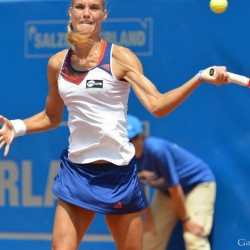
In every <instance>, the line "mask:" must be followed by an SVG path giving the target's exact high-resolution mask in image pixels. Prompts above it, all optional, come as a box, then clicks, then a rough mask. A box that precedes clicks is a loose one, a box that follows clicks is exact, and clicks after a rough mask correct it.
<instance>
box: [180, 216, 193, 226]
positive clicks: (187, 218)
mask: <svg viewBox="0 0 250 250" xmlns="http://www.w3.org/2000/svg"><path fill="white" fill-rule="evenodd" d="M190 219H191V218H190V216H188V217H186V218H185V219H184V220H182V221H181V223H182V224H185V223H186V222H188V221H189V220H190Z"/></svg>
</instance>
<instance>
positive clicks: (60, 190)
mask: <svg viewBox="0 0 250 250" xmlns="http://www.w3.org/2000/svg"><path fill="white" fill-rule="evenodd" d="M53 193H54V194H55V195H56V196H57V197H58V198H60V199H62V200H64V201H66V202H69V203H71V204H74V205H76V206H79V207H82V208H86V209H88V210H91V211H93V212H97V213H101V214H124V213H134V212H137V211H140V210H142V209H144V208H145V207H146V206H147V200H146V198H145V195H144V192H143V190H142V187H141V185H140V183H139V180H138V177H137V165H136V158H135V157H134V158H133V159H132V160H131V161H130V163H129V164H128V165H126V166H117V165H115V164H112V163H105V164H93V163H89V164H75V163H73V162H71V161H70V160H69V159H68V150H67V149H66V150H64V151H63V152H62V155H61V164H60V168H59V170H58V174H57V176H56V177H55V181H54V185H53Z"/></svg>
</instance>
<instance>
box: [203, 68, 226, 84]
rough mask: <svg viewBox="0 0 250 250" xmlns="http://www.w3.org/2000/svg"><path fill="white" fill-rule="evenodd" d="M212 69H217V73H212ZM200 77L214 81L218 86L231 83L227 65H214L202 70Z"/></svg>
mask: <svg viewBox="0 0 250 250" xmlns="http://www.w3.org/2000/svg"><path fill="white" fill-rule="evenodd" d="M211 69H214V70H215V71H216V74H214V75H211V71H210V70H211ZM200 77H201V78H202V80H203V81H204V82H207V83H212V84H215V85H217V86H220V85H223V84H227V83H230V77H229V75H228V73H227V68H226V67H225V66H213V67H209V68H206V69H204V70H202V72H201V74H200Z"/></svg>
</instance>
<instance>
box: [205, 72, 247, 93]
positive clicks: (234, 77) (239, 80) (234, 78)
mask: <svg viewBox="0 0 250 250" xmlns="http://www.w3.org/2000/svg"><path fill="white" fill-rule="evenodd" d="M227 73H228V75H229V77H230V80H231V82H232V83H236V84H239V85H241V86H244V87H249V88H250V79H249V78H248V77H246V76H242V75H238V74H234V73H231V72H227ZM215 74H216V70H215V69H214V68H211V69H210V71H209V75H210V76H213V75H215Z"/></svg>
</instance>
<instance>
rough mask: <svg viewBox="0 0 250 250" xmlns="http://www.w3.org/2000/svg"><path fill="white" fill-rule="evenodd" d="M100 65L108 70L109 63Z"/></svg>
mask: <svg viewBox="0 0 250 250" xmlns="http://www.w3.org/2000/svg"><path fill="white" fill-rule="evenodd" d="M101 67H102V68H104V69H106V70H110V65H109V64H102V65H101Z"/></svg>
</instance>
